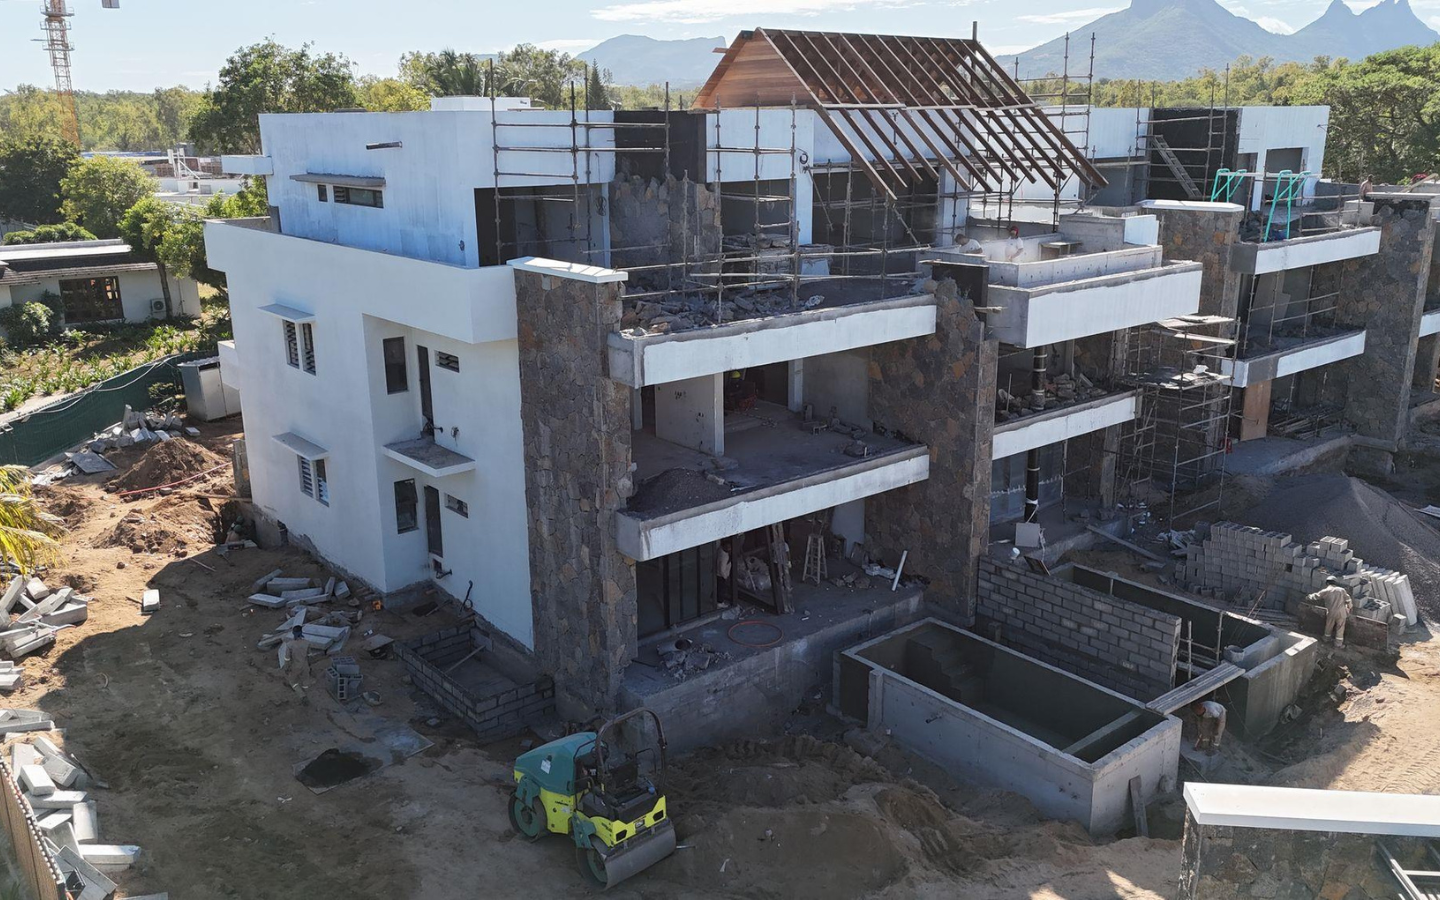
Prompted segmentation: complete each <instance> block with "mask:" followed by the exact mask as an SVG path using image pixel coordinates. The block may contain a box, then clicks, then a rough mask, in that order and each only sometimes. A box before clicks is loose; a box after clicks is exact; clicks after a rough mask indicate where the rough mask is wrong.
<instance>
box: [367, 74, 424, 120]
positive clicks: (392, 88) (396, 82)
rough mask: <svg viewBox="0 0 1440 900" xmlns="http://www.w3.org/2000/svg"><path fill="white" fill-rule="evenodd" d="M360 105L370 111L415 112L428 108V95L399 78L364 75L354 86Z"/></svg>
mask: <svg viewBox="0 0 1440 900" xmlns="http://www.w3.org/2000/svg"><path fill="white" fill-rule="evenodd" d="M355 92H356V94H357V95H358V96H359V99H360V105H361V106H362V107H364V108H365V109H368V110H370V111H371V112H415V111H417V110H425V109H429V108H430V96H429V95H428V94H426V93H425V92H424V91H422V90H420V89H419V88H417V87H415V86H414V85H411V84H407V83H406V82H404V81H401V80H400V79H399V78H376V77H375V76H373V75H366V76H364V77H363V78H361V79H360V81H359V82H358V83H357V84H356V86H355Z"/></svg>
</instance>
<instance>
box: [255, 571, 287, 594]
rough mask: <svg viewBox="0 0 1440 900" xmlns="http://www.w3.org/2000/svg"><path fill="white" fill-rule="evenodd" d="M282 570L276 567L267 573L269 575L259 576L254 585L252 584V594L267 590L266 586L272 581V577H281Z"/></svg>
mask: <svg viewBox="0 0 1440 900" xmlns="http://www.w3.org/2000/svg"><path fill="white" fill-rule="evenodd" d="M281 571H282V570H280V569H276V570H275V571H273V572H270V573H269V574H267V575H262V576H260V577H259V578H257V579H256V580H255V583H254V584H252V585H250V593H252V594H261V593H264V592H265V590H266V587H267V586H268V585H269V584H270V581H271V580H272V579H275V578H279V577H280V573H281Z"/></svg>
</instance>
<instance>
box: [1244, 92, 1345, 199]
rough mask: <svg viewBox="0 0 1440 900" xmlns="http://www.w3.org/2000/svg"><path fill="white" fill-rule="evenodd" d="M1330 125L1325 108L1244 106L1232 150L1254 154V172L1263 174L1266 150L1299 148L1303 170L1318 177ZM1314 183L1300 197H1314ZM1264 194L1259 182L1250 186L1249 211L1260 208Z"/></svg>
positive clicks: (1267, 153) (1305, 187) (1328, 108)
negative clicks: (1236, 138) (1234, 145)
mask: <svg viewBox="0 0 1440 900" xmlns="http://www.w3.org/2000/svg"><path fill="white" fill-rule="evenodd" d="M1329 124H1330V107H1328V106H1246V107H1243V108H1241V110H1240V128H1239V131H1240V133H1239V136H1238V140H1237V142H1236V148H1235V149H1236V152H1238V153H1253V154H1255V169H1256V171H1257V172H1264V171H1266V169H1267V168H1268V166H1267V163H1268V159H1267V157H1268V155H1269V151H1271V150H1288V149H1292V148H1295V147H1299V148H1300V149H1301V151H1302V154H1301V158H1302V160H1303V166H1302V168H1303V169H1304V171H1307V172H1314V173H1316V174H1317V176H1318V174H1319V172H1320V170H1321V168H1322V167H1323V166H1324V164H1325V136H1326V135H1327V134H1328V133H1329V130H1328V128H1327V126H1328V125H1329ZM1277 171H1278V170H1277ZM1316 180H1317V179H1316V178H1311V179H1309V180H1308V181H1307V182H1306V183H1305V185H1304V187H1303V188H1302V191H1301V193H1302V196H1304V197H1307V198H1308V197H1312V196H1314V194H1315V182H1316ZM1263 191H1264V187H1263V186H1262V185H1261V183H1260V182H1259V181H1258V180H1255V181H1252V182H1251V183H1250V208H1251V209H1259V208H1260V205H1261V201H1262V198H1263Z"/></svg>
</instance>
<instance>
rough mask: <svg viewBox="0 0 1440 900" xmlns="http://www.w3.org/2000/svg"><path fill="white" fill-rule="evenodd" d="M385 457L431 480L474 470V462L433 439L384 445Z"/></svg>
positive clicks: (424, 438)
mask: <svg viewBox="0 0 1440 900" xmlns="http://www.w3.org/2000/svg"><path fill="white" fill-rule="evenodd" d="M384 451H385V455H386V456H388V457H390V458H391V459H393V460H395V461H396V462H399V463H404V464H405V465H407V466H409V467H410V468H412V469H414V470H415V471H417V472H421V473H424V474H426V475H429V476H430V477H431V478H444V477H445V476H447V475H459V474H460V473H461V472H471V471H474V469H475V460H473V459H471V458H470V457H468V456H466V455H464V454H463V453H456V452H455V451H454V450H451V449H450V448H448V447H442V446H440V445H439V444H437V443H435V440H434V438H428V437H423V438H415V439H414V440H409V441H397V442H396V443H393V444H386V445H385V447H384Z"/></svg>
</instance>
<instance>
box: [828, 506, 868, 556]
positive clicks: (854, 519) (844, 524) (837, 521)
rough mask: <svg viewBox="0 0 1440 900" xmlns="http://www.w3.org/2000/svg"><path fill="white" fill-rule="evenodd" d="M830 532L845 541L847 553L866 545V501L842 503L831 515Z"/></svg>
mask: <svg viewBox="0 0 1440 900" xmlns="http://www.w3.org/2000/svg"><path fill="white" fill-rule="evenodd" d="M830 530H831V531H833V532H835V533H836V534H838V535H840V536H841V537H842V538H844V539H845V552H846V553H849V552H850V548H851V547H853V546H854V545H856V544H863V543H865V501H864V500H863V499H862V500H851V501H850V502H849V503H842V504H840V505H839V506H837V507H835V509H834V510H833V511H832V512H831V514H830Z"/></svg>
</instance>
